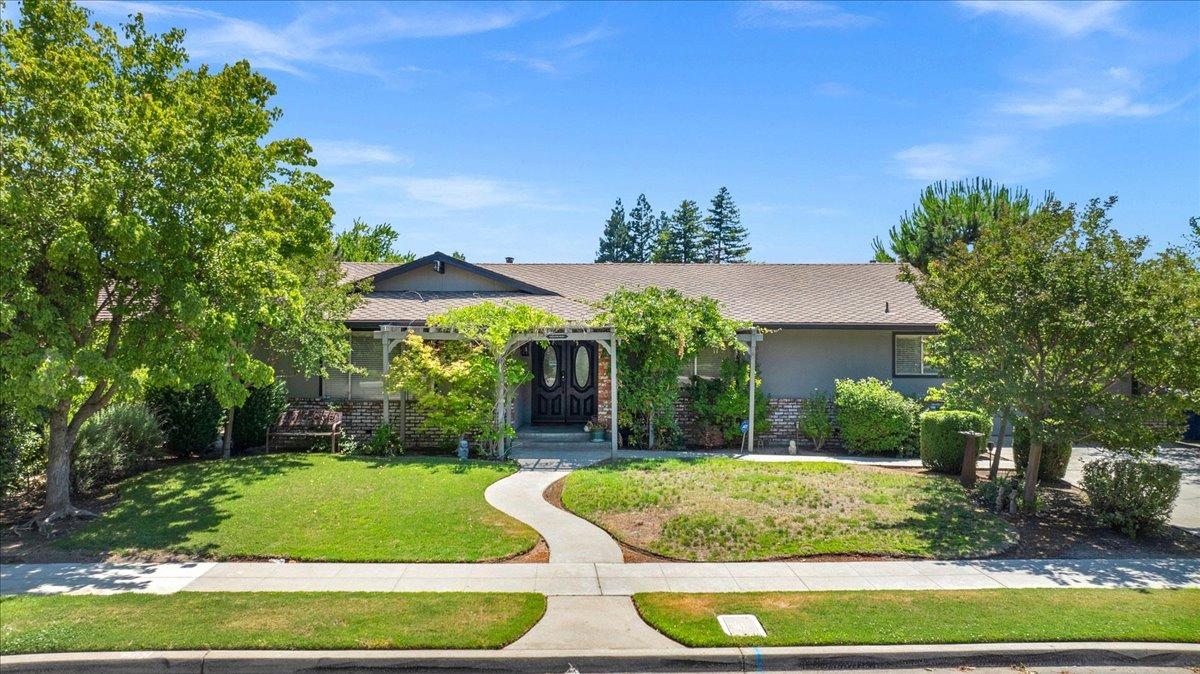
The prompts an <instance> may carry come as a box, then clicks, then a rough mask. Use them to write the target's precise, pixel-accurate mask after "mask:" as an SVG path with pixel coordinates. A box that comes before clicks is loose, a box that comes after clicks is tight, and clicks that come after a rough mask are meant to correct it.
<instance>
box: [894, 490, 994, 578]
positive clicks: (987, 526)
mask: <svg viewBox="0 0 1200 674" xmlns="http://www.w3.org/2000/svg"><path fill="white" fill-rule="evenodd" d="M917 482H918V484H917V485H916V486H915V487H914V488H915V490H916V495H915V498H916V502H915V503H914V504H913V506H912V511H913V513H914V514H913V515H912V516H909V517H905V518H904V519H902V520H900V521H898V522H892V523H890V524H887V525H881V528H884V529H889V530H899V531H903V532H905V533H908V534H910V535H912V536H914V537H916V539H917V540H918V541H920V542H921V543H922V544H923V547H924V549H925V550H926V551H927V554H928V556H931V557H936V558H938V559H956V558H964V557H966V558H970V557H986V556H990V555H993V554H996V553H999V552H1001V551H1003V550H1004V549H1005V548H1008V547H1011V545H1012V544H1014V543H1015V541H1016V532H1015V530H1013V529H1012V528H1011V527H1010V526H1009V525H1008V523H1007V522H1005V521H1004V520H1003V519H1001V518H999V517H997V516H995V515H993V514H991V513H988V512H985V511H983V510H981V509H978V508H976V507H975V506H974V504H972V503H971V501H970V498H969V496H968V495H967V494H965V493H964V491H963V489H962V487H960V486H959V485H958V484H957V483H955V482H954V481H953V480H951V479H949V478H944V477H937V476H934V477H924V478H918V480H917Z"/></svg>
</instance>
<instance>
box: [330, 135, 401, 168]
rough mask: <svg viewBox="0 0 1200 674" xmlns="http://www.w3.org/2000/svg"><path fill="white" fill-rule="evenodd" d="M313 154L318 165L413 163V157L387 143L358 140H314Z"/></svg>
mask: <svg viewBox="0 0 1200 674" xmlns="http://www.w3.org/2000/svg"><path fill="white" fill-rule="evenodd" d="M312 146H313V156H314V157H316V159H317V163H318V166H355V165H358V164H402V165H405V166H407V165H410V164H412V159H411V158H410V157H408V156H406V155H403V154H399V153H397V152H395V151H393V150H392V149H391V148H389V147H387V146H386V145H375V144H371V143H360V142H358V141H356V140H314V141H312Z"/></svg>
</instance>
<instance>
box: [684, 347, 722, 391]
mask: <svg viewBox="0 0 1200 674" xmlns="http://www.w3.org/2000/svg"><path fill="white" fill-rule="evenodd" d="M725 356H726V353H725V352H724V351H716V350H713V349H701V350H700V352H699V353H697V354H696V355H695V356H693V357H691V358H688V359H686V360H684V361H683V369H682V370H681V371H680V373H679V383H680V384H688V383H691V381H692V377H701V378H703V379H716V378H717V377H720V376H721V363H723V362H724V361H725Z"/></svg>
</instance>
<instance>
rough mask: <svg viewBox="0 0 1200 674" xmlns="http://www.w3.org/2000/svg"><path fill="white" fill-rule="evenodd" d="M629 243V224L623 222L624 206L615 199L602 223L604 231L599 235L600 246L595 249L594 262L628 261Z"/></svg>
mask: <svg viewBox="0 0 1200 674" xmlns="http://www.w3.org/2000/svg"><path fill="white" fill-rule="evenodd" d="M629 244H630V239H629V224H628V223H627V222H625V206H624V205H623V204H622V203H621V200H620V199H617V203H616V204H614V205H613V208H612V212H611V213H609V215H608V221H607V222H605V223H604V233H603V234H601V235H600V248H599V249H598V250H597V251H596V262H628V261H629V247H630V246H629Z"/></svg>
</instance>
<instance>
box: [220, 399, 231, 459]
mask: <svg viewBox="0 0 1200 674" xmlns="http://www.w3.org/2000/svg"><path fill="white" fill-rule="evenodd" d="M232 449H233V408H232V407H230V408H229V409H228V410H226V411H225V432H224V434H222V436H221V458H222V459H228V458H229V455H230V454H231V453H232V451H231V450H232Z"/></svg>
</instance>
